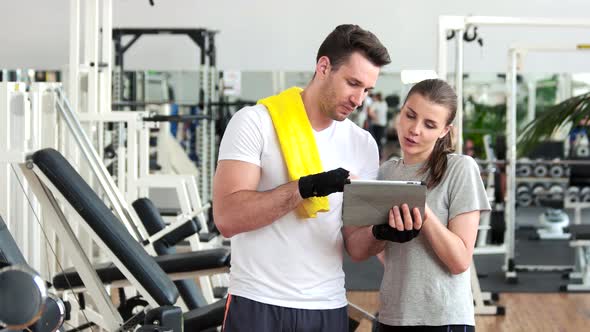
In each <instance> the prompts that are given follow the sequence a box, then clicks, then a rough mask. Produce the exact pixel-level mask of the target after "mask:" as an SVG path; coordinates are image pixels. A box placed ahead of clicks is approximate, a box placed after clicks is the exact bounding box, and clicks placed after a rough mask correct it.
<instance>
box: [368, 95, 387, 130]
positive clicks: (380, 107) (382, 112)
mask: <svg viewBox="0 0 590 332" xmlns="http://www.w3.org/2000/svg"><path fill="white" fill-rule="evenodd" d="M371 109H373V111H374V112H375V115H376V118H377V119H375V121H374V122H373V124H374V125H377V126H382V127H387V103H386V102H384V101H383V100H379V101H373V103H372V104H371Z"/></svg>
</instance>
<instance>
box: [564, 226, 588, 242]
mask: <svg viewBox="0 0 590 332" xmlns="http://www.w3.org/2000/svg"><path fill="white" fill-rule="evenodd" d="M567 229H568V232H569V233H570V234H571V235H572V239H574V240H590V225H569V226H568V228H567Z"/></svg>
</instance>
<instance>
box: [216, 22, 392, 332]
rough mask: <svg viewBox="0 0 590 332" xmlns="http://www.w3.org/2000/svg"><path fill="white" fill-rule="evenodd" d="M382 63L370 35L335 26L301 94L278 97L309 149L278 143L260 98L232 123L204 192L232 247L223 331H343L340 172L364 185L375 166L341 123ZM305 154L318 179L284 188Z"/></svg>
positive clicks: (382, 52) (374, 156)
mask: <svg viewBox="0 0 590 332" xmlns="http://www.w3.org/2000/svg"><path fill="white" fill-rule="evenodd" d="M389 62H390V59H389V54H388V53H387V49H386V48H385V47H384V46H383V45H382V44H381V42H379V40H378V39H377V38H376V37H375V36H374V35H373V34H372V33H370V32H368V31H366V30H363V29H361V28H360V27H358V26H356V25H340V26H338V27H336V29H335V30H334V31H333V32H332V33H330V34H329V35H328V37H327V38H326V39H325V40H324V42H323V43H322V45H321V46H320V48H319V50H318V54H317V57H316V68H315V75H314V77H313V78H312V80H311V82H310V83H309V84H308V85H307V87H306V88H305V89H304V90H303V91H297V90H295V91H296V92H295V94H293V88H292V89H289V90H286V91H285V92H283V93H282V94H285V93H287V92H289V93H291V95H290V96H291V98H293V96H295V99H297V100H296V101H295V103H297V102H298V103H299V105H300V106H301V107H300V108H301V110H302V111H301V113H302V114H303V117H304V118H305V119H304V121H303V122H304V123H300V125H301V126H302V127H301V128H304V127H305V125H307V126H308V127H309V126H310V125H311V127H310V128H309V129H310V130H309V135H310V136H311V139H310V140H303V141H298V142H297V143H296V144H294V143H290V144H291V146H289V144H288V143H285V142H289V141H288V140H289V139H290V137H289V135H285V136H282V129H289V128H284V127H281V129H280V130H279V129H278V128H279V123H278V121H279V120H280V114H281V113H280V110H279V113H278V114H279V119H278V120H277V119H276V118H275V117H274V116H275V115H274V114H276V113H273V112H274V111H276V110H275V109H274V106H273V107H270V106H269V105H273V104H272V103H268V102H266V103H265V101H266V100H267V99H269V98H267V99H265V100H262V101H261V104H258V105H256V106H253V107H246V108H244V109H242V110H240V111H239V112H237V113H236V114H235V115H234V116H233V117H232V119H231V121H230V123H229V125H228V127H227V129H226V131H225V134H224V137H223V139H222V142H221V146H220V149H219V162H218V165H217V171H216V174H215V179H214V183H213V203H214V204H213V206H214V208H213V214H214V219H215V223H216V225H217V228H218V229H219V230H220V232H221V233H222V234H223V235H224V236H226V237H228V238H231V247H232V262H231V272H230V287H229V294H230V295H229V296H228V301H227V304H226V314H225V319H224V326H223V330H224V331H262V332H264V331H272V332H275V331H283V330H289V331H290V330H292V329H296V330H297V331H348V319H347V310H346V305H347V301H346V292H345V289H344V273H343V271H342V247H343V245H342V243H343V240H342V233H341V227H342V220H341V214H342V211H341V206H342V194H339V193H337V192H341V191H342V190H343V186H344V184H345V182H346V181H347V179H348V177H349V172H350V174H351V176H357V177H360V178H368V179H373V178H375V177H376V175H377V168H378V165H379V164H378V152H377V146H376V144H375V141H374V140H373V138H372V137H371V136H370V134H369V133H368V132H366V131H364V130H362V129H360V128H359V127H358V126H356V125H355V124H353V123H352V122H351V121H350V120H348V119H347V117H348V116H349V115H350V113H351V112H353V111H354V110H355V108H356V107H358V106H359V105H361V103H362V101H363V100H364V98H365V96H366V95H367V93H368V91H370V90H371V89H373V87H374V85H375V82H376V81H377V77H378V75H379V70H380V68H381V67H382V66H384V65H386V64H388V63H389ZM282 94H281V95H282ZM281 95H278V96H281ZM275 97H277V96H275ZM270 98H273V97H270ZM295 106H297V105H295ZM271 108H272V111H271ZM287 116H288V114H287ZM287 123H290V122H287ZM291 129H292V128H291ZM291 134H293V133H291ZM294 134H295V135H297V134H298V133H297V132H295V133H294ZM302 144H303V146H305V147H307V146H309V147H310V148H309V150H308V151H306V150H305V149H304V150H305V151H303V152H302V153H301V154H299V155H297V156H295V158H293V159H291V160H293V161H291V163H290V164H289V165H287V162H286V160H289V158H288V157H289V152H287V151H288V150H289V148H290V147H293V148H299V149H300V148H301V146H300V145H302ZM293 145H298V146H293ZM316 150H317V151H316ZM307 153H311V154H313V153H315V154H318V155H319V159H320V160H319V161H318V162H320V165H319V167H320V168H321V169H320V171H319V172H317V174H314V173H307V174H303V175H304V176H302V177H301V178H298V177H296V178H294V179H292V180H291V181H290V180H289V178H290V177H291V178H293V176H292V167H294V166H293V163H295V164H296V163H297V162H298V161H299V160H300V158H307V156H306V154H307ZM303 166H306V165H303ZM322 170H324V171H326V172H323V171H322ZM322 199H323V200H325V201H322V202H325V203H326V205H327V204H328V203H329V211H327V212H321V211H326V209H324V208H319V209H316V210H314V211H312V212H311V213H310V214H309V216H311V217H310V218H302V217H301V214H300V213H299V212H300V210H299V209H300V208H301V207H302V206H304V205H306V203H309V202H315V201H314V200H317V201H319V200H322ZM322 204H323V203H322ZM308 205H309V204H308ZM312 205H313V204H312ZM298 211H299V212H298ZM316 212H317V213H316ZM313 216H315V217H313Z"/></svg>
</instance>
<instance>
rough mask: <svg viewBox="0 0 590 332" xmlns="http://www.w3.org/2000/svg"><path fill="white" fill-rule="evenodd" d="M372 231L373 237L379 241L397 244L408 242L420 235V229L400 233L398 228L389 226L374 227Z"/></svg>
mask: <svg viewBox="0 0 590 332" xmlns="http://www.w3.org/2000/svg"><path fill="white" fill-rule="evenodd" d="M372 231H373V236H374V237H375V238H376V239H377V240H387V241H391V242H397V243H404V242H408V241H410V240H411V239H413V238H415V237H416V236H418V234H420V230H419V229H411V230H409V231H408V230H403V231H398V230H397V228H393V227H391V226H389V224H382V225H374V226H373V229H372Z"/></svg>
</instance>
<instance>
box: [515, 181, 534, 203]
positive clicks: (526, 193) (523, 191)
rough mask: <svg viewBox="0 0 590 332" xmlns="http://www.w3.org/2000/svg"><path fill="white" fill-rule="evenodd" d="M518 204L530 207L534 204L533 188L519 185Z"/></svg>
mask: <svg viewBox="0 0 590 332" xmlns="http://www.w3.org/2000/svg"><path fill="white" fill-rule="evenodd" d="M516 203H517V204H518V206H530V205H531V204H532V203H533V195H532V194H531V188H530V186H528V185H527V184H524V183H523V184H519V185H518V187H517V188H516Z"/></svg>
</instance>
